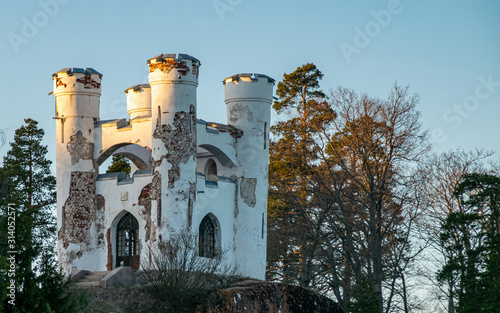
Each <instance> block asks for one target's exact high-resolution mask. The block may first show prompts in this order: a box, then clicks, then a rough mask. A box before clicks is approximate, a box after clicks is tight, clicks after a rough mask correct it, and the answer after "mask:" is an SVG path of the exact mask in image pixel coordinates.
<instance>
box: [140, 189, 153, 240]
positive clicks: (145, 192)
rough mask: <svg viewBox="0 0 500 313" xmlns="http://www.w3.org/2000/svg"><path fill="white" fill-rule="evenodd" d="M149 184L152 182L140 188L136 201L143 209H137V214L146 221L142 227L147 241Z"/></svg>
mask: <svg viewBox="0 0 500 313" xmlns="http://www.w3.org/2000/svg"><path fill="white" fill-rule="evenodd" d="M151 185H152V183H150V184H147V185H146V186H145V187H144V188H142V190H141V194H140V195H139V199H138V202H137V203H138V204H139V205H141V206H143V207H144V209H143V210H139V215H140V216H141V217H142V218H144V220H145V221H146V226H145V227H144V230H145V231H146V237H145V238H146V241H148V240H149V239H150V236H151Z"/></svg>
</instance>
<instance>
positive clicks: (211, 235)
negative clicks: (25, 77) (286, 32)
mask: <svg viewBox="0 0 500 313" xmlns="http://www.w3.org/2000/svg"><path fill="white" fill-rule="evenodd" d="M148 65H149V83H148V84H140V85H136V86H133V87H130V88H128V89H127V90H126V91H125V92H126V94H127V111H128V114H129V115H130V118H129V119H128V120H127V119H124V118H122V119H115V120H106V121H102V120H100V118H99V106H100V95H101V78H102V75H101V74H100V73H99V72H97V71H95V70H93V69H91V68H85V69H82V68H65V69H62V70H60V71H58V72H56V73H55V74H54V75H53V80H54V96H55V99H56V117H55V119H56V133H57V134H56V149H57V151H56V171H57V173H56V176H57V227H58V257H59V264H60V267H61V270H62V271H63V273H65V274H70V273H72V272H75V271H76V270H80V269H84V270H90V271H103V270H112V269H114V268H115V267H117V266H120V265H122V264H123V265H130V266H132V267H133V268H135V269H138V268H139V267H140V266H141V264H142V265H146V264H147V263H148V262H151V254H152V251H155V249H157V248H158V246H159V245H160V244H161V243H162V242H167V241H168V240H169V238H171V237H172V236H173V235H176V234H180V233H181V232H183V231H188V232H192V233H193V234H197V235H198V236H199V242H198V244H199V247H198V249H199V255H200V257H208V258H210V257H215V256H216V255H217V254H219V253H221V252H222V251H224V252H225V255H226V256H227V260H226V261H227V262H230V264H231V265H232V266H233V267H234V268H236V269H237V271H238V272H239V274H240V275H242V276H248V277H253V278H257V279H264V278H265V264H266V241H267V239H266V223H267V214H266V212H267V188H268V182H267V175H268V159H269V150H268V149H269V147H268V143H267V142H268V138H269V124H270V105H271V103H272V92H273V86H274V80H273V79H272V78H270V77H268V76H266V75H261V74H239V75H234V76H231V77H229V78H226V79H225V80H224V81H223V84H224V86H225V102H226V105H227V123H228V124H227V125H223V124H219V123H213V122H206V121H204V120H202V119H198V118H197V115H196V107H197V101H196V88H197V86H198V73H199V67H200V61H199V60H198V59H196V58H194V57H192V56H189V55H186V54H161V55H159V56H156V57H154V58H151V59H149V60H148ZM113 154H120V155H123V156H125V157H127V158H128V159H130V160H131V161H132V172H131V175H130V177H127V176H126V175H125V173H123V172H122V173H110V174H104V173H99V166H100V165H101V164H103V162H104V161H105V160H106V159H108V158H109V157H110V156H111V155H113Z"/></svg>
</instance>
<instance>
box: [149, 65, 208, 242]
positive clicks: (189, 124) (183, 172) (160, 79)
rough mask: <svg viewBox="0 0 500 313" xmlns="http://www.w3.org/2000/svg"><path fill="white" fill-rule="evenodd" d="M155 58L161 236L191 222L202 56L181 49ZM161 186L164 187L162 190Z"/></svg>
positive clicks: (157, 197) (155, 139) (152, 75)
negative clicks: (183, 53)
mask: <svg viewBox="0 0 500 313" xmlns="http://www.w3.org/2000/svg"><path fill="white" fill-rule="evenodd" d="M176 57H177V56H172V55H160V56H158V57H156V58H153V59H150V60H149V62H148V63H149V69H150V74H149V84H150V86H151V112H152V124H153V125H152V126H153V129H152V131H153V133H152V137H153V139H152V165H153V174H154V175H155V177H156V178H157V179H154V180H153V186H152V188H153V190H154V191H153V198H154V201H153V206H154V204H155V203H156V206H157V210H156V218H157V219H158V222H159V223H158V229H157V232H158V238H159V237H160V236H162V238H163V240H168V238H169V237H170V235H171V234H173V233H177V232H179V231H180V230H182V229H184V228H186V227H189V219H190V216H191V215H190V211H191V210H192V206H193V203H194V201H196V199H195V195H196V193H195V192H193V191H192V189H193V188H194V187H193V186H196V147H197V140H196V137H197V128H196V125H197V121H196V87H197V86H198V67H199V61H197V60H196V59H194V58H188V59H186V58H183V57H181V56H180V55H179V58H176ZM158 191H159V192H158Z"/></svg>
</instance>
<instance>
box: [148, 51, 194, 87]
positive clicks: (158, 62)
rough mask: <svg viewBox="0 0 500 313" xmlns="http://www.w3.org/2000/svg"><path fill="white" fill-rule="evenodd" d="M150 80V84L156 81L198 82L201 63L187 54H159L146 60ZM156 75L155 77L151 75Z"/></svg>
mask: <svg viewBox="0 0 500 313" xmlns="http://www.w3.org/2000/svg"><path fill="white" fill-rule="evenodd" d="M148 65H149V73H150V79H149V82H150V83H152V82H154V81H156V80H172V81H180V82H182V81H183V80H184V81H193V82H194V81H196V83H197V80H198V74H199V67H200V65H201V62H200V61H199V60H198V59H197V58H195V57H193V56H190V55H188V54H183V53H179V54H175V53H168V54H159V55H157V56H155V57H153V58H151V59H149V60H148ZM152 74H156V75H152Z"/></svg>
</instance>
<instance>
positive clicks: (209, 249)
mask: <svg viewBox="0 0 500 313" xmlns="http://www.w3.org/2000/svg"><path fill="white" fill-rule="evenodd" d="M198 237H199V239H198V240H199V242H198V248H199V256H201V257H205V258H215V257H216V256H218V255H220V238H221V236H220V224H219V221H218V220H217V218H216V217H215V216H214V215H213V214H211V213H210V214H207V215H205V217H204V218H203V220H201V223H200V227H199V229H198Z"/></svg>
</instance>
